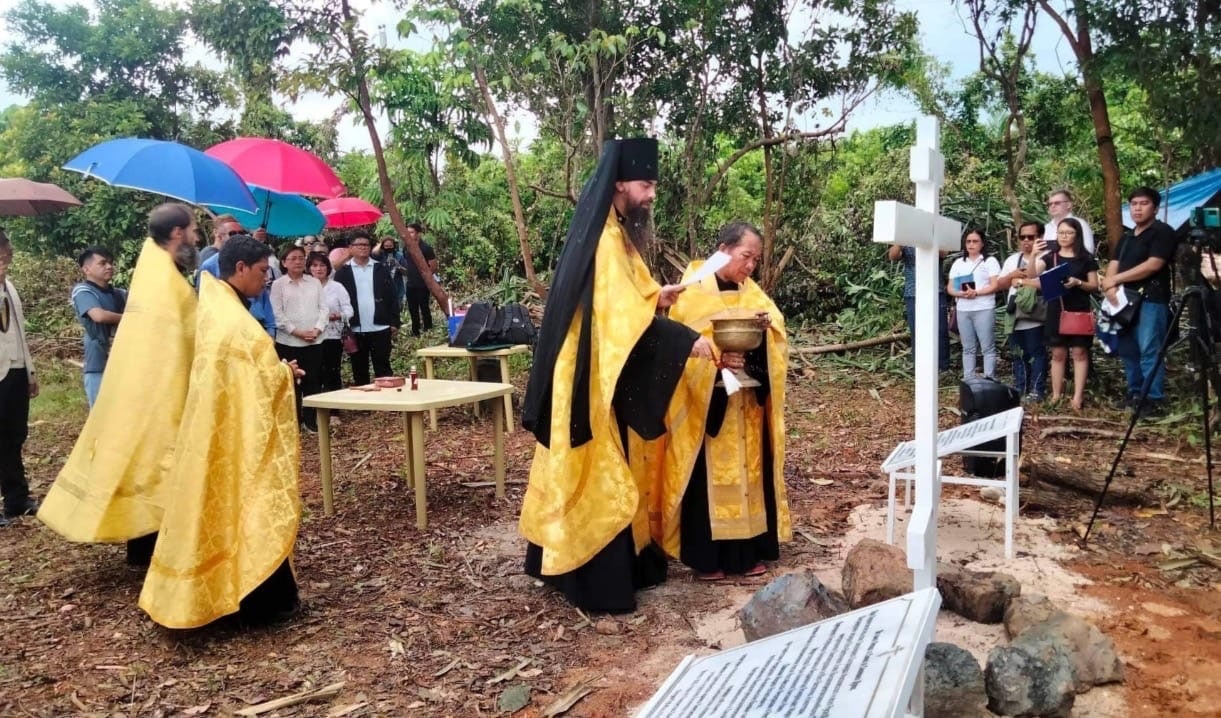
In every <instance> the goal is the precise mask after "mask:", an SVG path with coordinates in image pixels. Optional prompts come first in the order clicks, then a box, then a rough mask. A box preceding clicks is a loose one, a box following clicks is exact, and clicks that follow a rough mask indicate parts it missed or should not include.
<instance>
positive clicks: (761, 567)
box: [742, 561, 767, 576]
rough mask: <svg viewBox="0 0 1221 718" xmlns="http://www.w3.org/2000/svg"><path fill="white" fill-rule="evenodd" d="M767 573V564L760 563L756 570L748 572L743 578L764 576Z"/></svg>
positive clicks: (756, 565)
mask: <svg viewBox="0 0 1221 718" xmlns="http://www.w3.org/2000/svg"><path fill="white" fill-rule="evenodd" d="M765 573H767V564H765V563H763V562H762V561H760V562H759V563H757V564H755V567H754V568H752V569H750V570H749V571H747V572H746V573H744V574H742V575H743V576H762V575H763V574H765Z"/></svg>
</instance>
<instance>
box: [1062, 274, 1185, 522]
mask: <svg viewBox="0 0 1221 718" xmlns="http://www.w3.org/2000/svg"><path fill="white" fill-rule="evenodd" d="M1190 292H1191V290H1188V292H1187V293H1190ZM1186 306H1187V297H1186V293H1185V296H1184V298H1183V301H1182V302H1180V303H1179V305H1178V306H1177V307H1175V309H1174V315H1173V316H1171V317H1170V322H1169V323H1168V324H1167V325H1166V335H1165V336H1164V337H1162V348H1161V349H1159V350H1158V352H1157V360H1156V361H1155V362H1154V363H1153V369H1152V370H1151V371H1150V372H1149V374H1148V376H1146V377H1145V384H1144V386H1142V387H1141V391H1140V396H1139V397H1137V399H1136V403H1135V405H1134V406H1133V407H1132V418H1131V419H1130V420H1129V421H1128V430H1127V431H1126V432H1124V435H1123V441H1121V442H1119V451H1117V452H1116V453H1115V460H1114V461H1112V462H1111V470H1110V471H1108V472H1107V478H1106V480H1105V481H1104V482H1103V483H1102V491H1099V492H1098V500H1097V501H1095V502H1094V513H1093V514H1091V515H1090V522H1089V523H1088V524H1086V526H1085V534H1084V535H1082V537H1081V543H1083V544H1084V543H1085V542H1087V541H1089V540H1090V532H1091V531H1093V530H1094V522H1095V521H1097V520H1098V512H1099V511H1101V510H1102V502H1103V501H1104V500H1105V499H1106V496H1107V490H1109V489H1110V488H1111V481H1112V480H1114V478H1115V470H1116V469H1117V468H1119V460H1120V459H1121V458H1123V452H1124V450H1125V449H1127V448H1128V440H1129V439H1131V438H1132V431H1133V430H1134V429H1136V422H1138V421H1140V414H1141V411H1142V410H1143V409H1144V408H1145V403H1146V402H1148V401H1149V388H1150V387H1151V386H1152V385H1153V377H1155V376H1157V372H1158V370H1160V369H1161V368H1162V365H1163V364H1165V363H1166V353H1167V352H1169V351H1170V345H1171V342H1170V335H1171V332H1172V330H1173V327H1177V326H1178V325H1179V318H1180V317H1181V316H1182V315H1183V308H1184V307H1186Z"/></svg>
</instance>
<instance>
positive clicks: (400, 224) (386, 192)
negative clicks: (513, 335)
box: [341, 0, 449, 317]
mask: <svg viewBox="0 0 1221 718" xmlns="http://www.w3.org/2000/svg"><path fill="white" fill-rule="evenodd" d="M341 8H342V11H343V19H344V32H345V33H346V34H347V40H348V47H349V49H350V50H351V52H352V66H353V67H352V71H353V74H354V75H355V78H356V98H355V99H356V104H357V106H358V107H359V108H360V114H361V117H362V118H363V119H364V121H365V128H366V129H367V130H368V131H369V142H370V143H371V144H372V145H373V159H374V161H376V163H377V180H378V185H379V186H380V187H381V190H382V204H384V205H385V206H386V212H387V213H388V214H389V215H390V222H391V223H392V224H393V225H394V230H395V232H397V233H398V235H399V237H402V239H403V248H404V249H405V250H406V251H407V256H409V257H411V261H412V262H414V263H415V266H416V268H417V269H419V270H420V276H421V277H422V278H423V279H424V284H426V285H427V286H428V291H429V293H431V294H432V296H433V297H435V298H436V300H437V303H438V304H440V305H441V311H442V312H444V313H445V316H447V317H448V316H449V294H447V293H446V292H445V290H444V289H443V288H442V287H441V285H440V284H438V283H437V281H436V280H435V279H433V278H432V274H433V272H432V267H430V266H428V260H426V259H424V254H423V253H422V252H421V251H420V243H419V242H418V241H416V242H411V241H409V240H408V239H407V223H406V222H405V221H403V214H402V212H400V211H399V206H398V203H397V202H395V201H394V185H392V184H391V183H390V170H389V168H388V167H387V166H386V153H385V151H384V150H383V148H382V140H381V136H380V135H379V134H378V132H377V120H376V118H375V117H374V116H373V103H372V102H371V101H370V100H369V82H368V78H367V70H366V66H365V57H364V52H363V51H362V50H361V45H360V42H359V41H358V40H357V39H356V37H355V32H354V31H353V27H354V25H355V23H354V22H353V19H352V8H351V6H350V5H349V2H348V0H341Z"/></svg>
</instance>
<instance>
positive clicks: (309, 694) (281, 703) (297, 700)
mask: <svg viewBox="0 0 1221 718" xmlns="http://www.w3.org/2000/svg"><path fill="white" fill-rule="evenodd" d="M346 684H347V681H340V682H338V683H332V684H331V685H329V686H325V687H323V688H319V689H318V690H316V691H302V692H301V693H294V694H292V695H291V696H284V697H283V698H277V699H275V700H274V701H267V702H265V703H260V704H258V705H255V706H250V707H249V708H243V709H241V710H239V711H234V713H236V714H237V715H239V716H257V715H260V714H262V713H268V712H270V711H274V710H279V709H280V708H288V707H290V706H295V705H300V704H302V703H309V702H310V701H316V700H322V699H325V698H334V697H335V696H337V695H339V691H341V690H343V687H344V685H346Z"/></svg>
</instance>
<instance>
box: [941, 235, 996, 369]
mask: <svg viewBox="0 0 1221 718" xmlns="http://www.w3.org/2000/svg"><path fill="white" fill-rule="evenodd" d="M1000 273H1001V265H1000V263H999V262H997V261H996V257H991V256H988V248H987V245H986V244H985V243H984V235H983V233H982V232H980V231H979V230H978V229H974V228H971V229H968V230H967V231H966V232H965V233H964V234H963V235H962V256H961V257H959V258H958V259H956V260H954V264H953V266H951V267H950V280H949V282H947V283H946V285H945V291H946V293H947V294H949V295H950V296H951V297H954V298H955V310H956V312H957V315H958V336H959V338H960V339H962V378H963V379H969V378H971V377H973V376H975V366H976V357H977V356H978V355H979V354H983V355H984V376H986V377H988V378H993V377H994V376H995V375H996V337H995V335H996V297H995V296H993V295H994V294H996V292H997V290H998V289H999V283H998V282H997V278H998V277H999V276H1000Z"/></svg>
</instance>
